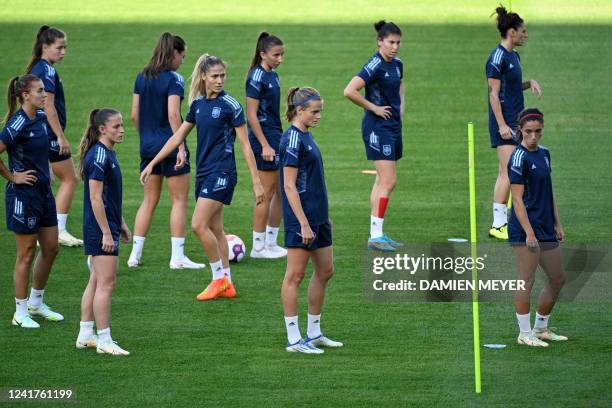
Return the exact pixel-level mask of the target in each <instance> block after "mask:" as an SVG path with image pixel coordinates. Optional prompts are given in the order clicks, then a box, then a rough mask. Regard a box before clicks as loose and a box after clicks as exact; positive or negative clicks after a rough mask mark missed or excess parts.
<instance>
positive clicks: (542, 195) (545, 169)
mask: <svg viewBox="0 0 612 408" xmlns="http://www.w3.org/2000/svg"><path fill="white" fill-rule="evenodd" d="M550 173H551V168H550V153H549V151H548V149H546V148H545V147H543V146H540V147H539V148H538V150H536V151H534V152H530V151H529V150H527V149H526V148H525V147H523V145H518V146H517V147H516V149H515V150H514V152H513V153H512V155H511V156H510V161H509V162H508V178H509V179H510V183H511V184H523V185H524V186H525V191H524V192H523V204H525V208H526V209H527V215H528V217H529V223H530V224H531V227H532V228H533V231H534V233H535V235H536V238H537V239H538V240H539V241H555V240H556V235H555V213H554V205H553V190H552V180H551V177H550ZM508 229H509V230H516V231H520V230H522V227H521V224H520V223H519V221H518V218H517V217H516V214H515V213H514V207H512V212H511V213H510V221H509V225H508Z"/></svg>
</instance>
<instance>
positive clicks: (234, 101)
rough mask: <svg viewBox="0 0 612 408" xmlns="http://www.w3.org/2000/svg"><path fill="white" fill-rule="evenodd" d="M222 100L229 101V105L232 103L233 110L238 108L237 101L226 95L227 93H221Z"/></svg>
mask: <svg viewBox="0 0 612 408" xmlns="http://www.w3.org/2000/svg"><path fill="white" fill-rule="evenodd" d="M223 100H224V101H226V102H227V103H229V104H230V105H232V107H233V108H234V110H240V104H239V103H238V101H237V100H236V99H234V98H233V97H231V96H230V95H227V94H226V95H223Z"/></svg>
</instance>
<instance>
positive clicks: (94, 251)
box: [83, 232, 119, 256]
mask: <svg viewBox="0 0 612 408" xmlns="http://www.w3.org/2000/svg"><path fill="white" fill-rule="evenodd" d="M112 234H113V241H115V250H114V251H113V252H106V251H104V250H102V234H101V233H100V232H97V233H93V232H85V234H83V247H84V251H85V255H91V256H100V255H104V256H119V233H118V232H113V233H112Z"/></svg>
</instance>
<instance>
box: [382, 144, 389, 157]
mask: <svg viewBox="0 0 612 408" xmlns="http://www.w3.org/2000/svg"><path fill="white" fill-rule="evenodd" d="M383 154H384V155H385V156H391V145H383Z"/></svg>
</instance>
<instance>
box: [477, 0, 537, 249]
mask: <svg viewBox="0 0 612 408" xmlns="http://www.w3.org/2000/svg"><path fill="white" fill-rule="evenodd" d="M495 12H496V13H497V29H498V30H499V33H500V34H501V37H502V40H501V43H500V44H499V45H498V46H497V47H496V48H495V49H494V50H493V51H492V52H491V55H489V59H488V60H487V64H486V74H487V83H488V87H489V136H490V139H491V147H492V148H494V149H496V150H497V159H498V169H499V170H498V174H497V180H496V182H495V187H494V190H493V224H492V225H491V229H490V230H489V236H490V237H492V238H497V239H502V240H507V239H508V216H507V209H508V207H507V203H508V197H509V195H510V182H509V180H508V173H507V171H506V170H507V166H508V158H509V157H510V154H511V153H512V151H513V150H514V148H515V147H516V145H517V144H518V142H517V141H516V140H515V134H514V129H516V128H517V125H518V122H517V121H518V114H519V113H520V112H521V111H522V110H523V109H524V108H525V103H524V99H523V91H524V90H526V89H531V90H532V91H533V93H534V94H536V95H537V96H538V98H539V97H541V96H542V89H541V88H540V85H539V84H538V83H537V82H536V81H535V80H533V79H531V80H528V81H525V82H523V74H522V68H521V58H520V56H519V54H518V52H516V51H515V48H516V47H519V46H522V45H523V44H525V40H527V27H526V25H525V22H524V21H523V19H522V18H521V17H520V16H519V15H518V14H516V13H509V12H508V11H507V10H506V9H505V7H503V6H499V7H498V8H497V9H496V10H495Z"/></svg>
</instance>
